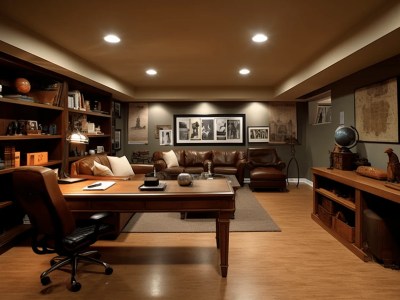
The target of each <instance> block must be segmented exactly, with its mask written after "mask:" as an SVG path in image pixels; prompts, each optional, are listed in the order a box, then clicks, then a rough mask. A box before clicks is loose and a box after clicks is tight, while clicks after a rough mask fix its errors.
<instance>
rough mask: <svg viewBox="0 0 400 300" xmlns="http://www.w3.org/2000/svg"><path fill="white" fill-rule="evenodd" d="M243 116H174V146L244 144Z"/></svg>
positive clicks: (244, 120)
mask: <svg viewBox="0 0 400 300" xmlns="http://www.w3.org/2000/svg"><path fill="white" fill-rule="evenodd" d="M245 126H246V117H245V115H244V114H232V115H226V114H211V115H174V131H175V135H174V142H175V145H183V146H185V145H195V144H202V145H204V144H210V145H212V144H226V145H227V144H229V145H244V144H245V130H244V128H245Z"/></svg>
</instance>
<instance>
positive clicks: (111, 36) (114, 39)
mask: <svg viewBox="0 0 400 300" xmlns="http://www.w3.org/2000/svg"><path fill="white" fill-rule="evenodd" d="M104 40H105V41H106V42H107V43H111V44H117V43H119V42H120V41H121V39H120V38H119V37H118V36H116V35H115V34H108V35H106V36H105V37H104Z"/></svg>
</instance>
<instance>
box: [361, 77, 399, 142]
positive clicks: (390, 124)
mask: <svg viewBox="0 0 400 300" xmlns="http://www.w3.org/2000/svg"><path fill="white" fill-rule="evenodd" d="M354 111H355V125H356V129H357V131H358V134H359V140H360V141H362V142H378V143H398V142H399V119H398V116H399V115H398V112H399V108H398V95H397V79H396V78H392V79H389V80H386V81H383V82H379V83H376V84H373V85H369V86H366V87H363V88H360V89H357V90H356V91H355V95H354Z"/></svg>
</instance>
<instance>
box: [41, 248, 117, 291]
mask: <svg viewBox="0 0 400 300" xmlns="http://www.w3.org/2000/svg"><path fill="white" fill-rule="evenodd" d="M92 256H97V257H100V253H99V252H98V251H95V250H91V251H87V252H83V253H78V254H74V255H71V256H56V257H54V258H53V259H51V260H50V265H51V267H50V268H49V269H48V270H46V271H44V272H43V273H42V274H41V275H40V281H41V283H42V285H48V284H50V283H51V280H50V277H49V274H50V273H51V272H53V271H54V270H57V269H61V268H62V267H64V266H66V265H71V280H70V284H69V286H68V288H69V290H70V291H72V292H77V291H79V290H80V289H81V284H80V283H79V282H78V281H77V280H76V273H77V269H78V263H79V261H84V262H89V263H95V264H99V265H102V266H103V267H104V268H105V270H104V274H106V275H111V274H112V272H113V269H112V268H111V266H110V265H109V264H107V263H106V262H104V261H101V260H99V259H97V258H94V257H92Z"/></svg>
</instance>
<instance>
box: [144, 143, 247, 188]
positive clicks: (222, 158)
mask: <svg viewBox="0 0 400 300" xmlns="http://www.w3.org/2000/svg"><path fill="white" fill-rule="evenodd" d="M173 151H174V153H175V155H176V157H177V159H178V164H179V166H176V167H169V168H168V167H167V163H166V162H165V160H164V158H163V152H162V151H155V152H154V153H153V159H152V160H153V164H154V167H155V168H156V171H157V172H164V173H165V174H167V175H168V176H170V177H172V178H173V177H176V176H177V175H178V174H180V173H183V172H185V173H190V174H201V173H202V172H207V171H208V163H211V172H212V173H216V174H226V175H235V176H236V178H237V180H238V182H239V183H240V184H241V185H243V180H244V170H245V167H246V153H245V152H244V151H237V150H232V151H222V150H185V149H178V150H173Z"/></svg>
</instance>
